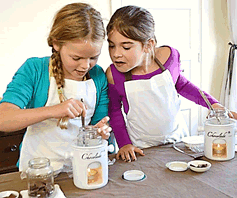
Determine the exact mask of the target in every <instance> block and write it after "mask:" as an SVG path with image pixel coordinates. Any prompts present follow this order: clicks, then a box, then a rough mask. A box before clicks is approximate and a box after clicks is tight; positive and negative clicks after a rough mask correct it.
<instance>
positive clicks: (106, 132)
mask: <svg viewBox="0 0 237 198" xmlns="http://www.w3.org/2000/svg"><path fill="white" fill-rule="evenodd" d="M109 119H110V118H109V117H108V116H105V117H104V118H103V119H102V120H100V121H99V122H98V123H97V124H96V125H94V126H95V127H98V131H97V132H98V133H99V134H100V135H101V136H102V138H103V139H108V138H109V136H110V132H111V131H112V128H111V127H110V126H109V123H108V121H109Z"/></svg>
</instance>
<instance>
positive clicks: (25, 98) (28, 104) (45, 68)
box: [0, 57, 109, 125]
mask: <svg viewBox="0 0 237 198" xmlns="http://www.w3.org/2000/svg"><path fill="white" fill-rule="evenodd" d="M49 60H50V57H43V58H37V57H34V58H29V59H27V60H26V62H25V63H24V64H23V65H22V66H21V67H20V68H19V69H18V71H17V72H16V73H15V75H14V76H13V79H12V81H11V82H10V83H9V84H8V86H7V90H6V92H5V93H4V94H3V99H2V100H1V101H0V103H2V102H8V103H12V104H15V105H17V106H19V107H20V108H21V109H24V108H26V109H29V108H37V107H43V106H45V104H46V102H47V99H48V90H49ZM89 73H90V77H91V78H92V79H93V81H94V83H95V86H96V106H95V112H94V115H93V117H92V119H91V124H92V125H95V124H96V123H97V122H99V121H100V120H101V119H102V118H103V117H105V116H107V115H108V103H109V99H108V94H107V89H108V88H107V78H106V76H105V73H104V71H103V69H102V68H101V67H100V66H99V65H95V66H94V67H93V68H92V69H91V70H90V71H89Z"/></svg>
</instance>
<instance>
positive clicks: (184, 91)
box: [108, 47, 218, 148]
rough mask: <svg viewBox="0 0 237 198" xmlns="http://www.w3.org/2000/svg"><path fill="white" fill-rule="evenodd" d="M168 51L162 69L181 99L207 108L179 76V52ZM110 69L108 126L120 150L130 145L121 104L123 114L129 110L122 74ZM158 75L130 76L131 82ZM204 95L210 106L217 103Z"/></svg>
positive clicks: (196, 88)
mask: <svg viewBox="0 0 237 198" xmlns="http://www.w3.org/2000/svg"><path fill="white" fill-rule="evenodd" d="M170 50H171V54H170V56H169V58H168V60H167V61H166V62H165V64H164V67H165V68H166V69H168V70H169V71H170V73H171V76H172V78H173V81H174V84H175V88H176V90H177V92H178V93H179V94H180V95H182V96H183V97H185V98H187V99H188V100H191V101H193V102H195V103H196V104H199V105H202V106H203V107H207V105H206V103H205V101H204V100H203V98H202V97H201V95H200V93H199V88H198V87H197V86H195V85H194V84H192V83H191V82H190V81H188V80H187V79H186V78H185V77H184V76H183V75H182V74H181V70H180V59H179V57H180V55H179V52H178V51H177V50H176V49H174V48H172V47H170ZM110 68H111V72H112V75H113V80H114V84H108V87H109V99H110V102H109V116H110V125H111V127H112V129H113V131H114V135H115V137H116V141H117V143H118V146H119V148H121V147H123V146H124V145H127V144H132V142H131V140H130V138H129V134H128V132H127V129H126V123H125V120H124V117H123V113H122V109H121V107H122V104H123V108H124V112H125V114H127V113H128V110H129V104H128V101H127V97H126V93H125V88H124V82H125V75H124V73H120V72H119V71H118V70H117V69H116V68H115V66H114V65H113V64H112V65H110ZM160 73H162V70H161V69H160V68H159V69H158V70H156V71H154V72H152V73H149V74H145V75H132V80H140V79H150V78H151V77H152V76H155V75H158V74H160ZM204 93H205V95H206V96H207V98H208V100H209V101H210V103H211V104H214V103H218V101H217V100H216V99H215V98H214V97H212V96H211V95H209V94H207V93H206V92H204ZM148 101H149V99H148ZM154 105H155V104H154Z"/></svg>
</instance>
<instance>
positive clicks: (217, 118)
mask: <svg viewBox="0 0 237 198" xmlns="http://www.w3.org/2000/svg"><path fill="white" fill-rule="evenodd" d="M207 119H209V120H210V121H211V123H212V124H222V125H223V124H228V123H229V119H230V117H229V111H228V110H227V109H226V108H225V107H223V108H215V109H214V110H211V111H210V114H209V115H208V116H207Z"/></svg>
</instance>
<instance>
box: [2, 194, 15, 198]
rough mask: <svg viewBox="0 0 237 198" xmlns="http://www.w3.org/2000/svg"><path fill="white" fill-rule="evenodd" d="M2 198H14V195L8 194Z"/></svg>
mask: <svg viewBox="0 0 237 198" xmlns="http://www.w3.org/2000/svg"><path fill="white" fill-rule="evenodd" d="M3 198H16V195H13V194H10V195H9V196H6V197H3Z"/></svg>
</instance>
